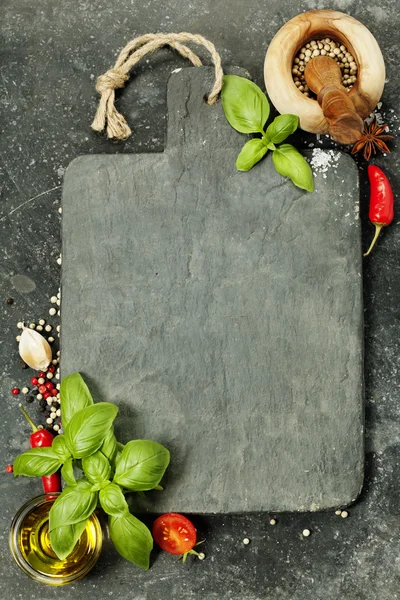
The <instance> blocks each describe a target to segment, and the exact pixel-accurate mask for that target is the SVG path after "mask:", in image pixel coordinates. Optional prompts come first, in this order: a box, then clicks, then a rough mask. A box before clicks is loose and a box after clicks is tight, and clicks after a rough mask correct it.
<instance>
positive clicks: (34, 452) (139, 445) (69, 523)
mask: <svg viewBox="0 0 400 600" xmlns="http://www.w3.org/2000/svg"><path fill="white" fill-rule="evenodd" d="M61 406H62V411H63V425H64V431H65V433H64V435H58V436H57V437H56V438H55V439H54V441H53V446H52V447H50V448H33V449H31V450H28V451H27V452H25V453H24V454H21V455H20V456H18V457H17V458H16V460H15V462H14V474H15V475H16V476H17V475H26V476H28V477H32V476H38V475H40V476H44V475H52V474H53V473H55V472H56V471H58V469H60V467H61V475H62V477H63V478H64V480H65V482H66V483H67V487H65V488H64V490H63V491H62V493H61V494H60V495H59V496H58V497H57V500H56V501H55V502H54V504H53V506H52V507H51V510H50V518H49V529H50V543H51V546H52V548H53V550H54V552H55V553H56V554H57V556H58V557H59V558H60V559H61V560H63V559H64V558H66V557H67V556H68V555H69V554H71V552H72V551H73V549H74V548H75V545H76V543H77V542H78V540H79V538H80V537H81V535H82V533H83V532H84V531H85V528H86V526H87V522H88V519H89V518H90V515H91V514H92V513H93V512H94V510H96V508H97V507H98V506H101V507H102V509H103V510H104V511H105V512H106V513H107V514H108V515H109V527H110V535H111V539H112V541H113V542H114V545H115V547H116V549H117V551H118V552H119V553H120V554H121V556H123V557H124V558H126V559H127V560H129V561H130V562H133V563H134V564H136V565H138V566H139V567H142V568H144V569H148V567H149V563H150V552H151V549H152V547H153V540H152V537H151V533H150V531H149V530H148V528H147V527H146V526H145V525H144V524H143V523H142V522H141V521H139V520H138V519H137V518H136V517H134V516H133V515H132V514H131V513H130V512H129V506H128V503H127V501H126V499H125V496H124V493H127V492H128V491H136V492H140V493H142V492H143V491H145V490H152V489H162V488H161V486H160V485H159V483H160V481H161V479H162V477H163V475H164V473H165V470H166V468H167V466H168V464H169V452H168V450H167V449H166V448H164V447H163V446H161V444H158V443H157V442H152V441H149V440H132V441H131V442H128V444H126V445H125V446H123V445H122V444H120V442H118V440H117V438H116V437H115V433H114V428H113V422H114V419H115V417H116V416H117V413H118V408H117V407H116V406H114V405H113V404H110V403H109V402H99V403H96V404H95V403H94V402H93V399H92V397H91V395H90V392H89V389H88V387H87V386H86V384H85V382H84V381H83V379H82V377H81V375H80V374H79V373H74V374H73V375H69V376H68V377H65V379H64V380H63V383H62V385H61ZM65 415H67V417H65ZM65 423H66V424H65ZM74 467H79V468H80V469H81V470H82V471H83V477H81V478H80V479H76V477H75V468H74Z"/></svg>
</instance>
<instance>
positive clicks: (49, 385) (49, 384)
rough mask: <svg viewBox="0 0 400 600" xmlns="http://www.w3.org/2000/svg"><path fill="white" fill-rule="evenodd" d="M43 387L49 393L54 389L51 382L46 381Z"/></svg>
mask: <svg viewBox="0 0 400 600" xmlns="http://www.w3.org/2000/svg"><path fill="white" fill-rule="evenodd" d="M44 385H45V386H46V390H49V392H51V390H52V389H53V388H54V383H51V381H47V382H46V383H45V384H44Z"/></svg>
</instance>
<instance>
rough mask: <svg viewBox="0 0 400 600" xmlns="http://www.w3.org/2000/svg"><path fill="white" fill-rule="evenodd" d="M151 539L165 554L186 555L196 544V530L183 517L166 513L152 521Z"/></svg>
mask: <svg viewBox="0 0 400 600" xmlns="http://www.w3.org/2000/svg"><path fill="white" fill-rule="evenodd" d="M153 538H154V539H155V541H156V542H157V544H158V545H159V546H160V548H162V549H163V550H165V552H169V553H170V554H186V553H187V552H190V550H191V549H192V548H193V546H194V545H195V544H196V529H195V527H194V525H193V523H191V522H190V521H189V519H187V518H186V517H184V516H183V515H179V514H177V513H167V514H165V515H162V516H161V517H158V519H156V520H155V521H154V523H153ZM193 554H194V552H193Z"/></svg>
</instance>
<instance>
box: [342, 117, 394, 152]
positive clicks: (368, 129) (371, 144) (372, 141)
mask: <svg viewBox="0 0 400 600" xmlns="http://www.w3.org/2000/svg"><path fill="white" fill-rule="evenodd" d="M386 127H387V125H378V123H377V122H376V117H374V119H373V121H372V122H371V123H370V124H369V125H367V124H366V123H365V124H364V132H363V134H362V137H361V138H360V139H359V140H358V141H357V142H356V143H355V144H354V146H353V149H352V151H351V153H352V154H357V152H360V150H362V149H363V148H364V158H365V160H369V159H370V158H371V154H372V151H373V152H374V154H376V150H377V149H379V150H380V151H381V152H388V153H389V154H390V150H389V148H388V147H387V145H386V144H385V142H384V140H393V139H394V137H393V136H392V135H387V134H385V131H386Z"/></svg>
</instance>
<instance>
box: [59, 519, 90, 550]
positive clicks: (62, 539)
mask: <svg viewBox="0 0 400 600" xmlns="http://www.w3.org/2000/svg"><path fill="white" fill-rule="evenodd" d="M86 524H87V519H85V520H84V521H80V522H79V523H75V524H74V525H63V526H62V527H55V529H53V530H52V531H50V544H51V547H52V549H53V551H54V552H55V553H56V554H57V556H58V558H59V559H60V560H64V558H66V557H67V556H68V555H69V554H71V552H72V551H73V549H74V548H75V546H76V544H77V542H78V541H79V538H80V537H81V535H82V533H83V532H84V531H85V529H86Z"/></svg>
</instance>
